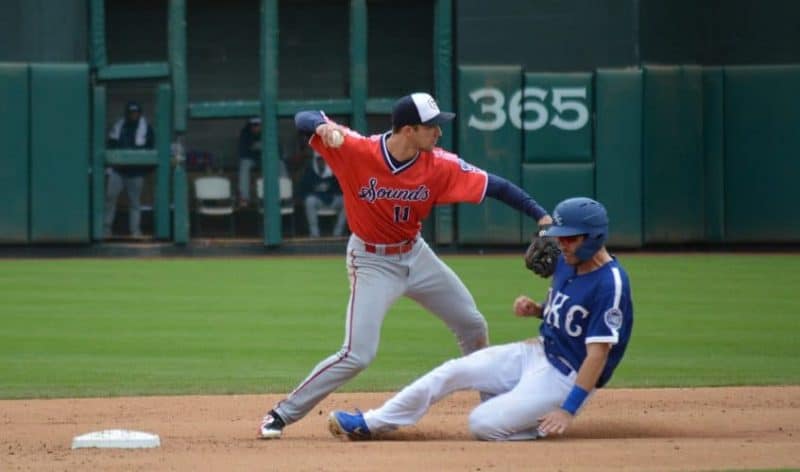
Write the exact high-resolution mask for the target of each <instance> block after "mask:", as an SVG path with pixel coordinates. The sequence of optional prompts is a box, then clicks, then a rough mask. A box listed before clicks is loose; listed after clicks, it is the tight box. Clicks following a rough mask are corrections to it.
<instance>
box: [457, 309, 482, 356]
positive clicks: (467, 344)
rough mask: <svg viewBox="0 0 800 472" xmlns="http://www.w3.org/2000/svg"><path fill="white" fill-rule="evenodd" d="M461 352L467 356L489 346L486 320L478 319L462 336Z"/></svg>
mask: <svg viewBox="0 0 800 472" xmlns="http://www.w3.org/2000/svg"><path fill="white" fill-rule="evenodd" d="M461 339H462V352H463V353H464V354H469V353H472V352H475V351H478V350H480V349H483V348H485V347H486V346H488V345H489V327H488V324H487V323H486V320H485V319H484V318H483V317H480V318H478V319H476V320H475V322H474V323H473V324H472V326H470V328H469V329H468V330H466V332H465V333H464V334H463V335H462V337H461Z"/></svg>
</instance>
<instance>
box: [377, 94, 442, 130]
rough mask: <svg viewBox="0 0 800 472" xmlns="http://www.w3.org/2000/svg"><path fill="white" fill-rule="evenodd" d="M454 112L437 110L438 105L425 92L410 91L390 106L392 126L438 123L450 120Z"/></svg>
mask: <svg viewBox="0 0 800 472" xmlns="http://www.w3.org/2000/svg"><path fill="white" fill-rule="evenodd" d="M455 117H456V114H455V113H450V112H447V111H441V110H439V105H437V104H436V100H434V99H433V97H431V96H430V95H429V94H427V93H412V94H411V95H406V96H405V97H403V98H401V99H400V100H398V101H396V102H395V104H394V107H392V126H393V127H395V128H400V127H402V126H407V125H440V124H442V123H446V122H448V121H451V120H452V119H453V118H455Z"/></svg>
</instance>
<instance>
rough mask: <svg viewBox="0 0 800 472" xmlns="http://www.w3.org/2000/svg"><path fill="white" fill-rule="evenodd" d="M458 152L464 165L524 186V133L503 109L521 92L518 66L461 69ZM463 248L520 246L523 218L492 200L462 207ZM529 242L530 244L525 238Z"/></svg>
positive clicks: (461, 240)
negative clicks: (521, 181) (471, 244)
mask: <svg viewBox="0 0 800 472" xmlns="http://www.w3.org/2000/svg"><path fill="white" fill-rule="evenodd" d="M458 83H459V93H458V97H459V98H458V100H459V104H458V110H459V116H458V149H459V155H460V156H461V158H462V159H464V160H465V161H467V162H469V163H470V164H473V165H475V166H477V167H480V168H482V169H484V170H486V171H488V172H491V173H494V174H497V175H500V176H502V177H504V178H506V179H508V180H510V181H511V182H514V183H516V184H519V183H520V177H521V176H520V165H521V161H522V131H521V130H520V129H519V128H516V127H514V126H513V125H512V123H510V122H509V120H508V119H507V118H506V111H504V109H503V108H502V107H501V106H500V105H502V104H503V103H507V99H501V98H500V97H510V96H511V95H513V94H514V93H515V92H516V91H517V90H519V89H520V87H521V86H522V69H521V68H520V67H519V66H493V67H479V66H462V67H459V81H458ZM457 216H458V241H459V242H461V243H519V242H521V241H522V239H521V230H520V221H521V215H520V214H519V213H518V212H517V211H516V210H514V209H512V208H510V207H508V206H507V205H505V204H503V203H500V202H498V201H496V200H494V199H491V198H489V199H486V201H485V202H484V203H483V204H481V205H477V206H476V205H469V204H460V205H458V212H457ZM526 239H527V238H526Z"/></svg>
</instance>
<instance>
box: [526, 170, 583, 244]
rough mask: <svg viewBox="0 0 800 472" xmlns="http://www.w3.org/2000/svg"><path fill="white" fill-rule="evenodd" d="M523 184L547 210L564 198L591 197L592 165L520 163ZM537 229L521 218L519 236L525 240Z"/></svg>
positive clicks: (533, 223)
mask: <svg viewBox="0 0 800 472" xmlns="http://www.w3.org/2000/svg"><path fill="white" fill-rule="evenodd" d="M522 184H523V185H522V187H523V188H524V189H525V190H526V191H527V192H528V193H529V194H530V195H531V196H532V197H533V198H534V199H536V201H537V202H539V204H540V205H542V206H543V207H544V209H545V210H547V212H548V213H552V212H553V208H555V206H556V205H557V204H558V202H560V201H561V200H564V199H566V198H570V197H577V196H581V197H589V198H594V164H592V163H563V164H523V165H522ZM537 229H538V225H537V224H536V221H534V220H532V219H530V218H523V222H522V235H523V237H524V239H525V240H526V241H527V240H528V239H529V238H530V237H531V235H533V233H534V232H536V230H537Z"/></svg>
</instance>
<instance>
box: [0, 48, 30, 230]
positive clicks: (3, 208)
mask: <svg viewBox="0 0 800 472" xmlns="http://www.w3.org/2000/svg"><path fill="white" fill-rule="evenodd" d="M29 90H30V89H29V85H28V65H27V64H14V63H0V202H3V203H2V205H0V243H25V242H28V180H29V178H28V177H29V157H28V149H29V147H30V145H29V143H28V125H29V118H30V113H29V108H28V100H29V97H30V94H29Z"/></svg>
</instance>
